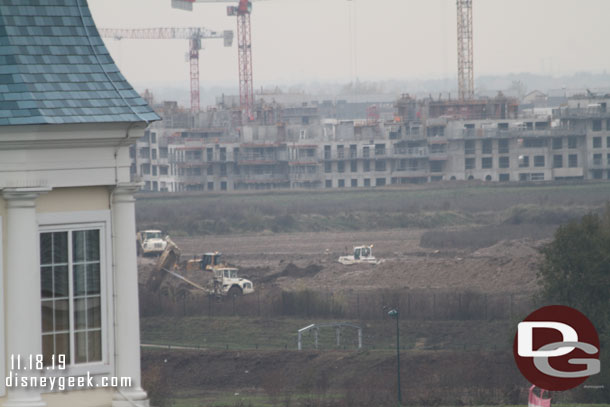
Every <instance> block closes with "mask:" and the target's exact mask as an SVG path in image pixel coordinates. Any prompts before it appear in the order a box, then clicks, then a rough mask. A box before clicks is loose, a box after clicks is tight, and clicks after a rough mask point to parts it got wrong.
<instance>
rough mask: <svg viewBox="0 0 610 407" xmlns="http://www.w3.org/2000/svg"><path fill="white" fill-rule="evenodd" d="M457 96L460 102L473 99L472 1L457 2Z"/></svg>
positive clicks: (459, 0) (460, 0)
mask: <svg viewBox="0 0 610 407" xmlns="http://www.w3.org/2000/svg"><path fill="white" fill-rule="evenodd" d="M456 5H457V47H458V94H459V97H460V99H461V100H464V99H472V98H473V97H474V72H473V65H474V63H473V54H472V0H457V1H456Z"/></svg>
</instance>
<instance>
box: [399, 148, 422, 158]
mask: <svg viewBox="0 0 610 407" xmlns="http://www.w3.org/2000/svg"><path fill="white" fill-rule="evenodd" d="M428 154H429V153H428V147H394V152H393V154H392V155H390V157H393V158H418V157H427V156H428Z"/></svg>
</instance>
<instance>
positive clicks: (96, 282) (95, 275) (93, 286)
mask: <svg viewBox="0 0 610 407" xmlns="http://www.w3.org/2000/svg"><path fill="white" fill-rule="evenodd" d="M99 293H100V265H99V263H97V264H87V294H88V295H91V294H99Z"/></svg>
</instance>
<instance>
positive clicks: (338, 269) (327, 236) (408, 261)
mask: <svg viewBox="0 0 610 407" xmlns="http://www.w3.org/2000/svg"><path fill="white" fill-rule="evenodd" d="M422 233H424V231H423V230H413V229H391V230H385V231H372V232H320V233H292V234H290V233H288V234H269V235H250V236H235V235H232V236H217V237H212V236H205V237H200V238H180V237H178V238H175V241H176V243H177V244H178V245H179V246H180V248H181V249H182V252H183V258H188V257H190V256H192V255H193V254H197V253H203V252H205V251H212V250H220V251H222V252H223V254H224V256H225V260H226V261H227V262H229V263H230V264H233V265H236V266H237V267H239V268H240V270H241V274H242V275H244V276H247V277H248V278H250V279H252V280H253V281H254V282H255V283H257V282H262V281H264V282H272V283H274V284H275V285H277V286H279V287H280V288H283V289H288V290H294V289H303V288H311V289H316V290H323V291H334V292H338V291H344V290H357V291H362V290H371V289H380V288H381V289H384V288H411V289H473V290H476V291H485V292H499V291H502V292H512V291H515V292H516V291H520V292H523V291H532V290H534V289H535V287H536V264H537V262H538V260H539V254H538V252H537V250H536V248H537V247H539V246H540V245H541V244H543V243H544V242H545V240H533V239H531V238H521V239H513V240H504V241H500V242H498V243H496V244H494V245H492V246H490V247H487V248H481V249H478V250H473V249H460V250H455V249H430V248H422V247H421V246H420V244H419V242H420V238H421V235H422ZM365 243H366V244H374V245H375V249H374V254H375V256H376V257H378V258H381V259H384V260H385V263H382V264H380V265H377V266H372V265H352V266H344V265H341V264H339V263H338V262H337V259H338V257H339V256H340V255H344V254H349V252H350V251H351V250H352V246H354V245H358V244H365ZM290 263H292V264H294V265H296V266H297V267H299V268H305V267H307V266H312V265H313V266H315V267H312V268H311V270H312V271H311V272H309V273H301V275H296V273H290V270H291V268H290V267H288V265H289V264H290ZM287 267H288V268H287ZM317 270H319V271H317ZM283 271H285V272H284V273H283V274H282V272H283ZM303 274H304V275H303ZM191 277H193V278H195V279H196V277H197V276H191Z"/></svg>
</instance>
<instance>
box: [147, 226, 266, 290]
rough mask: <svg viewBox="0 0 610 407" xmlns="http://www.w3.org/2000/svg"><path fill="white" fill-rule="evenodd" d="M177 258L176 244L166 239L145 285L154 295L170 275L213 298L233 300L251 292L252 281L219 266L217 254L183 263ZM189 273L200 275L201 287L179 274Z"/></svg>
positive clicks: (206, 254)
mask: <svg viewBox="0 0 610 407" xmlns="http://www.w3.org/2000/svg"><path fill="white" fill-rule="evenodd" d="M180 256H181V251H180V249H179V248H178V245H176V244H175V243H174V242H173V241H172V240H171V239H169V238H168V239H167V247H166V249H165V250H164V252H163V254H162V255H161V256H160V257H159V260H158V261H157V265H156V267H155V270H154V271H153V273H151V275H150V277H149V280H148V283H147V285H148V288H149V289H150V290H152V291H153V292H156V291H157V290H158V289H159V288H160V286H161V283H162V282H163V280H164V279H165V276H166V275H167V274H170V275H171V276H173V277H176V278H179V279H181V280H182V281H185V282H186V283H188V284H189V285H190V286H191V287H194V288H196V289H198V290H202V291H205V292H207V293H208V294H210V295H215V296H217V297H224V296H227V297H234V296H240V295H245V294H250V293H253V292H254V285H253V284H252V281H250V280H248V279H245V278H241V277H239V275H238V271H239V270H238V269H237V268H235V267H229V266H226V265H224V264H222V261H221V258H222V254H221V253H219V252H210V253H204V254H203V255H202V256H201V257H195V258H193V259H189V260H187V261H184V262H180ZM193 271H195V272H197V271H200V272H201V274H200V275H199V276H198V277H200V278H198V280H203V281H204V282H203V284H197V283H195V282H193V281H191V280H189V279H188V278H186V277H185V276H184V275H183V274H184V273H187V272H188V273H191V272H193Z"/></svg>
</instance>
